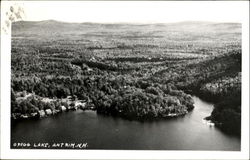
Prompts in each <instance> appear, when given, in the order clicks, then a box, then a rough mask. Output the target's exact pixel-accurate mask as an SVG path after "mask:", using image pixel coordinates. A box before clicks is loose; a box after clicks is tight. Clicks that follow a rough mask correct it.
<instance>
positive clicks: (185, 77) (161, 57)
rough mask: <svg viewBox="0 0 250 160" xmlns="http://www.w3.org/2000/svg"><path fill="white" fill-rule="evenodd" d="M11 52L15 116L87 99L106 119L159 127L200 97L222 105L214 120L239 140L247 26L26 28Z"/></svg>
mask: <svg viewBox="0 0 250 160" xmlns="http://www.w3.org/2000/svg"><path fill="white" fill-rule="evenodd" d="M198 28H199V30H197V29H198ZM11 53H12V55H11V71H12V73H11V113H12V117H15V118H18V117H32V115H35V113H37V114H40V113H41V112H40V111H41V110H45V111H47V110H48V109H49V110H50V111H52V113H57V112H59V111H62V106H64V107H65V108H67V109H68V108H70V106H75V105H77V104H76V102H77V100H80V101H84V102H86V108H91V109H93V110H96V111H97V113H100V114H106V115H112V116H120V117H124V118H127V119H137V120H152V119H158V118H167V117H175V116H181V115H185V114H187V113H188V112H189V111H190V110H192V109H193V108H194V101H193V99H192V96H191V95H197V96H199V97H200V98H203V99H205V100H207V101H211V102H213V103H214V104H215V105H214V110H213V112H212V113H211V115H208V117H206V119H207V120H211V121H213V122H214V123H215V124H216V126H218V127H220V128H222V129H224V130H226V131H230V132H234V133H240V130H241V57H242V56H241V25H240V24H237V23H205V22H200V23H198V22H197V23H191V22H190V23H189V22H186V23H173V24H150V25H140V24H95V23H77V24H70V23H62V22H56V21H41V22H23V21H20V22H16V23H14V24H13V28H12V50H11ZM69 97H70V98H69ZM72 99H73V100H72ZM46 113H47V112H46ZM37 114H36V115H37ZM204 118H205V117H204Z"/></svg>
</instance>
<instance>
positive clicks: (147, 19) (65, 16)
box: [18, 1, 248, 23]
mask: <svg viewBox="0 0 250 160" xmlns="http://www.w3.org/2000/svg"><path fill="white" fill-rule="evenodd" d="M18 3H21V5H22V6H23V7H24V11H25V15H26V17H25V18H24V20H28V21H41V20H48V19H53V20H58V21H65V22H102V23H116V22H118V23H120V22H126V23H127V22H131V23H165V22H179V21H211V22H241V21H242V20H243V19H244V18H245V16H246V15H247V14H248V13H246V11H247V10H246V7H248V5H247V4H248V3H247V2H242V1H241V2H237V1H228V2H226V1H217V2H215V1H205V2H201V1H199V2H198V1H190V2H187V1H181V2H178V1H172V2H170V1H168V2H166V1H165V2H164V1H154V2H152V1H144V2H140V1H137V2H136V1H135V2H132V1H99V2H97V1H92V2H90V1H75V2H72V1H52V2H51V1H40V2H39V1H36V2H34V1H33V2H32V1H22V2H18Z"/></svg>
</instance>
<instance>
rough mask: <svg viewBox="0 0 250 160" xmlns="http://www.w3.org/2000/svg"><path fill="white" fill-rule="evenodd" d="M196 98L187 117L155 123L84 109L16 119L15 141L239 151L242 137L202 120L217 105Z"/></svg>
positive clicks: (13, 143) (109, 146) (24, 143)
mask: <svg viewBox="0 0 250 160" xmlns="http://www.w3.org/2000/svg"><path fill="white" fill-rule="evenodd" d="M193 99H194V101H195V108H194V110H193V111H191V112H190V113H188V114H187V115H185V116H184V117H179V118H172V119H166V120H158V121H152V122H139V121H130V120H124V119H122V118H114V117H111V116H104V115H100V114H96V112H93V111H81V110H77V111H70V112H65V113H62V114H58V115H55V116H50V117H47V118H44V119H40V120H23V121H19V122H13V123H12V126H11V133H12V135H11V144H12V145H18V147H17V148H19V147H21V146H24V145H27V143H30V145H31V146H30V147H31V148H34V147H37V146H39V145H41V143H48V146H46V145H45V146H43V147H42V148H46V147H47V148H51V146H53V145H54V144H59V143H60V144H61V143H63V145H65V143H68V144H69V143H76V144H81V143H82V144H86V143H87V149H129V150H228V151H233V150H234V151H239V150H240V138H239V137H236V136H231V135H227V134H225V133H224V132H222V131H221V130H219V129H218V128H216V127H213V126H209V125H207V124H206V123H204V121H202V119H203V118H204V117H206V116H209V115H210V113H211V112H212V109H213V105H212V104H209V103H206V102H204V101H202V100H201V99H199V98H198V97H193ZM22 143H23V144H22ZM39 143H40V144H39ZM34 145H35V146H34ZM12 147H13V146H12ZM14 148H15V147H14ZM24 148H25V147H24ZM59 148H60V147H59ZM62 148H65V147H62ZM67 149H72V148H70V147H69V148H67Z"/></svg>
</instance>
